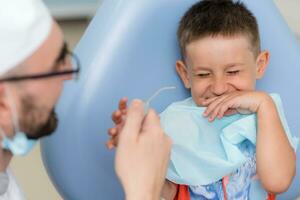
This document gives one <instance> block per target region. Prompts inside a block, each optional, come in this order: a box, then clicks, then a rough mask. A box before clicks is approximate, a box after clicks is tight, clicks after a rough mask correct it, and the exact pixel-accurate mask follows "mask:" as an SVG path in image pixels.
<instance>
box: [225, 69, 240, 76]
mask: <svg viewBox="0 0 300 200" xmlns="http://www.w3.org/2000/svg"><path fill="white" fill-rule="evenodd" d="M239 72H240V70H230V71H227V74H229V75H237V74H238V73H239Z"/></svg>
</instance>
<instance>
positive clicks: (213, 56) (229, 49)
mask: <svg viewBox="0 0 300 200" xmlns="http://www.w3.org/2000/svg"><path fill="white" fill-rule="evenodd" d="M185 52H186V58H185V62H183V61H177V62H176V70H177V72H178V74H179V75H180V77H181V79H182V81H183V83H184V85H185V87H186V88H188V89H191V94H192V97H193V99H194V101H195V102H196V104H197V105H198V106H201V105H202V102H203V100H204V99H207V98H211V97H215V96H220V95H223V94H226V93H229V92H233V91H239V90H241V91H243V90H255V82H256V79H259V78H261V77H262V76H263V74H264V72H265V69H266V66H267V64H268V61H269V53H268V52H261V53H260V54H259V55H258V56H257V57H256V56H255V55H254V52H253V50H252V47H251V44H250V42H249V40H248V37H246V36H243V35H237V36H233V37H224V36H215V37H211V36H207V37H205V38H201V39H199V40H196V41H194V42H191V43H189V44H188V45H187V46H186V51H185Z"/></svg>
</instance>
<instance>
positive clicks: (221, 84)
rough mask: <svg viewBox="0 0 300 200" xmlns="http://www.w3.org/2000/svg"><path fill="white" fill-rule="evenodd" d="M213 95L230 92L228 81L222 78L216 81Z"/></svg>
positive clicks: (213, 86)
mask: <svg viewBox="0 0 300 200" xmlns="http://www.w3.org/2000/svg"><path fill="white" fill-rule="evenodd" d="M211 90H212V93H213V94H214V95H216V96H220V95H223V94H225V93H226V92H227V90H228V85H227V83H226V81H225V80H224V79H222V78H218V79H215V80H214V82H213V83H212V85H211Z"/></svg>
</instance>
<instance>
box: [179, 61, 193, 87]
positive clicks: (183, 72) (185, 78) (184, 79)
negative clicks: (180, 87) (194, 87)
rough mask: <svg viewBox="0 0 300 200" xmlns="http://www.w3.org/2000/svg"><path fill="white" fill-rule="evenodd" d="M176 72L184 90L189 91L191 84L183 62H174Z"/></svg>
mask: <svg viewBox="0 0 300 200" xmlns="http://www.w3.org/2000/svg"><path fill="white" fill-rule="evenodd" d="M176 71H177V73H178V75H179V76H180V78H181V80H182V82H183V84H184V86H185V88H187V89H190V88H191V83H190V78H189V75H188V72H187V67H186V66H185V64H184V62H183V61H182V60H177V61H176Z"/></svg>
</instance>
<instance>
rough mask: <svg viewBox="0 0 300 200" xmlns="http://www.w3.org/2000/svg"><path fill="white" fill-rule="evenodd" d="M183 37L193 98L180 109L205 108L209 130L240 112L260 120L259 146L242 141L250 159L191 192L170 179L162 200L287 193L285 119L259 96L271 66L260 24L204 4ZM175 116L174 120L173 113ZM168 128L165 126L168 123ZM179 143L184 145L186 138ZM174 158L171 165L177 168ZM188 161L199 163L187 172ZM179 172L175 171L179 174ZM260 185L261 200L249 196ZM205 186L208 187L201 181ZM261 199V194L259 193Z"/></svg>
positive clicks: (118, 116)
mask: <svg viewBox="0 0 300 200" xmlns="http://www.w3.org/2000/svg"><path fill="white" fill-rule="evenodd" d="M177 35H178V40H179V44H180V49H181V55H182V60H179V61H177V62H176V70H177V72H178V74H179V76H180V78H181V79H182V81H183V83H184V86H185V87H186V88H187V89H189V90H190V91H191V96H192V99H188V100H185V101H183V102H179V103H177V104H174V105H175V106H176V105H180V106H182V105H183V106H187V104H186V102H187V101H188V102H189V105H188V106H190V107H191V106H194V107H199V108H202V111H203V112H200V111H199V112H198V113H201V114H203V116H204V117H207V118H208V121H209V122H211V124H213V123H214V122H215V121H222V120H225V118H228V119H230V117H231V116H235V114H237V115H238V112H243V113H244V112H246V113H248V114H249V113H254V114H255V115H256V123H257V130H256V131H257V136H256V141H255V142H256V144H253V143H251V142H249V141H244V142H243V143H242V144H240V145H239V146H238V148H239V150H240V151H241V152H242V153H243V155H245V156H246V158H247V159H246V162H244V163H243V164H242V165H239V167H238V168H237V169H235V170H233V171H231V172H230V173H228V174H224V176H223V177H220V179H219V180H215V181H207V182H205V183H206V184H196V185H190V184H188V183H189V181H188V180H187V181H186V182H185V181H180V182H176V181H174V179H173V180H171V181H172V182H171V181H168V180H166V183H165V185H164V188H163V191H162V197H163V198H164V199H174V198H175V199H180V200H182V199H185V200H187V199H230V200H231V199H259V198H261V197H262V196H263V198H262V199H274V198H275V195H276V194H278V193H282V192H284V191H286V190H287V189H288V187H289V185H290V184H291V182H292V179H293V177H294V175H295V160H296V157H295V152H294V150H293V148H292V146H291V145H290V142H289V140H288V137H287V134H286V129H285V128H284V127H283V124H282V122H281V117H283V116H279V114H278V113H279V112H278V111H277V109H276V105H275V103H274V101H273V99H272V97H271V96H270V95H269V94H267V93H265V92H261V91H256V90H255V86H256V80H257V79H260V78H262V76H263V75H264V72H265V70H266V67H267V65H268V62H269V53H268V52H267V51H261V49H260V39H259V32H258V25H257V22H256V19H255V17H254V16H253V15H252V13H251V12H250V11H249V10H248V9H247V8H246V7H245V6H244V5H243V4H242V3H240V2H232V1H228V0H219V1H216V0H210V1H209V0H203V1H200V2H198V3H196V4H195V5H194V6H192V7H191V8H190V9H189V10H188V11H187V12H186V13H185V15H184V16H183V18H182V19H181V21H180V25H179V28H178V33H177ZM126 101H127V100H126V99H123V100H121V101H120V105H119V110H117V111H116V112H115V113H114V114H113V117H112V118H113V120H114V122H115V123H116V124H117V126H116V127H114V128H112V129H110V130H109V134H110V135H111V136H112V140H111V141H110V142H109V143H108V145H109V146H110V147H113V146H114V145H115V144H116V142H117V135H118V132H119V131H118V129H120V128H121V127H122V123H123V122H122V121H123V120H122V119H124V116H125V115H126ZM171 106H172V105H171ZM204 107H205V108H204ZM169 110H170V109H169ZM169 110H168V109H167V111H168V112H169V113H170V112H172V111H169ZM171 114H172V113H171ZM163 115H164V113H163ZM173 115H176V114H173ZM224 116H226V117H224ZM176 117H178V115H177V116H176ZM201 117H202V116H201V115H200V114H199V118H201ZM216 118H217V119H216ZM183 120H184V119H183ZM162 123H163V125H164V123H165V121H162ZM183 124H184V123H183ZM212 126H213V125H212ZM182 129H183V130H184V128H182ZM185 130H186V131H187V133H186V138H188V137H189V131H188V129H187V128H186V129H185ZM167 133H168V134H169V135H170V136H171V138H172V137H173V136H174V135H173V133H172V132H167ZM206 134H210V132H209V131H207V133H206ZM180 139H182V140H185V138H184V137H182V138H180ZM173 142H174V148H175V147H177V146H176V145H178V144H177V141H176V138H173ZM205 142H206V144H205V145H206V146H207V147H209V145H210V146H213V145H217V144H213V143H211V142H210V141H209V140H206V141H205ZM255 142H254V143H255ZM183 143H184V142H183ZM200 143H201V141H200ZM195 144H196V143H195ZM184 145H185V146H186V147H187V146H189V145H191V144H188V143H187V144H183V145H182V146H181V147H180V148H181V149H184V148H185V146H184ZM197 145H198V143H197ZM203 145H204V144H203ZM220 145H221V146H222V144H221V143H220V144H219V146H220ZM255 145H256V146H255ZM199 147H201V144H200V145H199ZM245 147H246V148H245ZM199 151H200V149H199ZM182 152H183V154H182V155H186V153H187V150H182ZM188 153H189V154H190V155H191V153H190V152H188ZM196 153H197V152H196ZM200 153H201V152H199V154H200ZM172 154H173V152H172ZM190 155H189V156H190ZM181 158H183V157H181ZM172 159H173V158H172V157H171V164H170V165H174V162H172ZM204 161H205V159H204ZM189 162H191V163H192V162H193V160H188V162H187V163H185V164H186V166H188V165H189ZM175 164H176V163H175ZM181 164H182V163H181ZM176 167H177V166H176V165H175V166H170V168H173V169H175V170H174V171H176ZM216 167H221V168H222V166H216ZM200 168H201V166H199V169H200ZM221 168H218V169H221ZM186 170H188V168H187V169H186ZM216 172H218V171H216ZM178 173H180V172H178ZM184 179H185V177H182V180H184ZM208 180H211V179H209V178H208ZM254 180H259V186H257V185H256V187H258V188H261V189H262V190H264V191H265V194H262V195H261V196H260V197H257V196H256V197H254V196H253V195H252V194H251V193H253V192H250V189H251V184H252V183H253V181H254ZM174 182H175V183H174ZM199 183H203V182H202V181H201V180H199ZM260 184H261V185H260ZM258 192H261V191H254V193H258Z"/></svg>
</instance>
